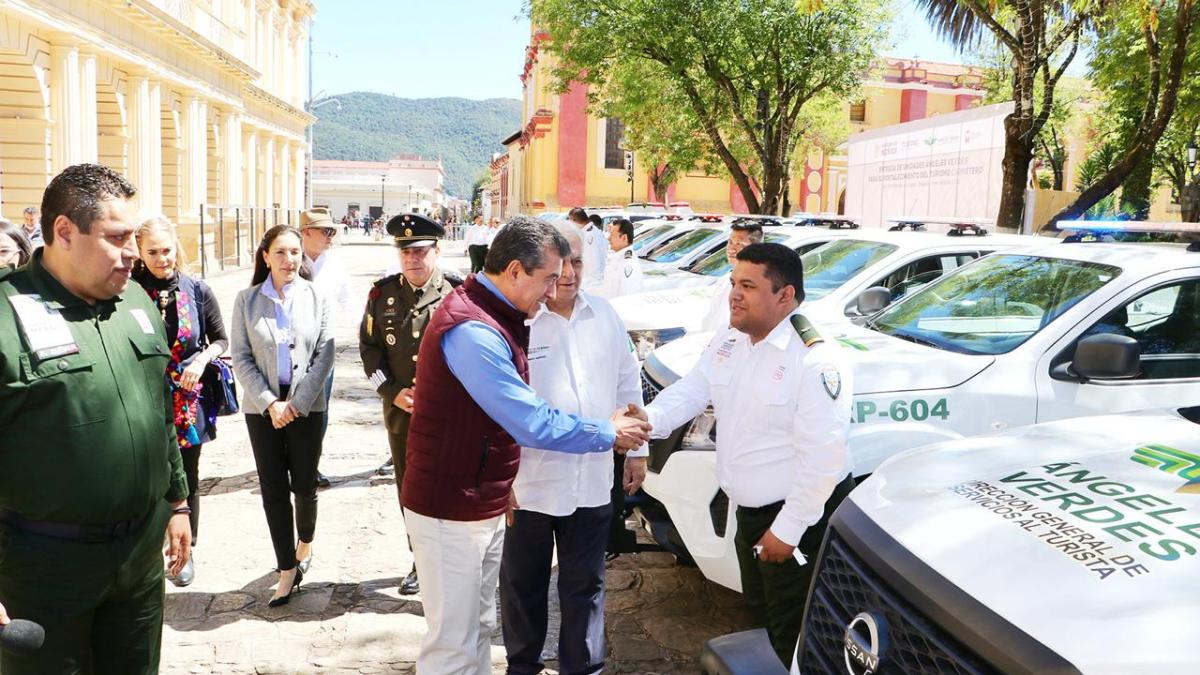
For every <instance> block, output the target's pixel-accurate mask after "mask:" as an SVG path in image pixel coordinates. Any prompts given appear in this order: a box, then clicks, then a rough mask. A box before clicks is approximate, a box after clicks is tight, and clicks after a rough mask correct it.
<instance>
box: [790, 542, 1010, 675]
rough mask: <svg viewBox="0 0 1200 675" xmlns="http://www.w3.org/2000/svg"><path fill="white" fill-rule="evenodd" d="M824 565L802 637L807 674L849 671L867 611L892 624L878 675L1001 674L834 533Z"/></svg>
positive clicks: (811, 597)
mask: <svg viewBox="0 0 1200 675" xmlns="http://www.w3.org/2000/svg"><path fill="white" fill-rule="evenodd" d="M820 565H821V567H820V569H818V570H817V578H816V580H815V581H814V582H813V590H812V595H811V596H810V600H809V606H808V615H807V617H806V618H805V623H804V634H803V635H802V636H801V639H802V640H803V644H802V647H801V658H800V671H801V672H802V673H814V674H815V673H832V672H844V671H845V669H846V666H845V655H844V651H843V650H844V645H845V642H844V637H845V633H846V627H847V625H849V623H850V621H851V620H852V619H853V618H854V617H855V616H856V615H857V614H858V613H859V612H867V611H869V612H873V613H875V614H877V615H879V616H881V617H883V619H884V620H885V621H886V622H887V625H888V634H889V638H890V645H889V647H888V649H887V651H886V652H885V653H883V654H882V655H881V657H882V661H881V663H880V667H879V670H878V671H876V672H878V673H880V674H881V675H884V674H887V673H939V674H962V675H967V674H975V673H978V674H980V675H983V674H989V675H990V674H992V673H998V671H996V670H995V669H993V668H991V667H990V666H989V665H987V664H986V663H984V662H983V661H982V660H981V659H980V658H979V657H978V656H977V655H975V654H974V653H973V652H972V651H971V650H969V649H968V648H967V647H965V646H963V645H962V644H961V643H959V642H958V641H957V640H955V639H954V638H953V637H951V636H950V634H949V633H946V632H945V631H944V630H942V629H941V628H939V627H938V626H936V625H935V624H934V623H933V622H931V621H929V619H927V618H926V617H925V616H924V615H923V614H921V612H919V611H918V610H917V609H916V608H915V607H913V606H912V605H910V604H909V603H908V602H907V601H905V600H904V599H903V598H901V597H900V596H899V595H897V594H896V593H895V592H893V591H892V590H891V589H890V588H888V586H887V584H886V583H885V582H884V581H883V579H881V578H880V577H878V576H876V575H875V573H874V572H872V571H871V570H870V568H868V567H867V565H865V564H864V563H863V561H862V560H861V559H860V558H859V557H858V556H856V555H855V554H854V553H853V552H851V550H850V547H849V546H847V545H846V543H845V542H844V541H843V540H842V539H841V538H840V537H838V536H837V532H836V531H835V530H833V529H830V530H829V540H828V542H827V543H826V545H825V554H824V556H823V557H822V558H821V563H820Z"/></svg>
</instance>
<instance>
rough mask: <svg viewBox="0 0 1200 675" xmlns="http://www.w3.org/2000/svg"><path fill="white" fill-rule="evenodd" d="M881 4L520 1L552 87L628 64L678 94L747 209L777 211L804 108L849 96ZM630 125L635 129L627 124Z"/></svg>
mask: <svg viewBox="0 0 1200 675" xmlns="http://www.w3.org/2000/svg"><path fill="white" fill-rule="evenodd" d="M885 2H886V0H825V1H824V2H821V3H811V5H810V4H807V3H806V4H805V6H803V7H801V6H798V5H797V3H796V2H795V0H739V1H738V2H730V1H729V0H625V1H623V2H613V1H611V0H529V5H528V10H529V14H530V17H531V19H532V21H533V23H534V25H537V26H539V27H541V28H543V29H544V30H546V31H547V32H548V33H549V35H550V37H551V41H550V43H549V44H548V46H547V48H548V49H549V51H550V52H551V53H553V54H554V55H555V56H556V57H557V63H556V65H555V67H554V76H555V79H556V80H557V83H558V85H559V87H560V88H565V87H566V86H568V85H569V84H570V83H571V82H574V81H579V82H586V83H588V84H589V85H594V86H597V87H601V88H602V87H604V86H605V85H606V84H608V83H609V82H611V81H616V80H618V79H620V76H621V75H622V74H623V73H624V72H627V71H624V70H623V69H626V68H634V67H635V65H634V64H636V65H639V66H642V67H645V68H646V72H648V73H650V74H653V75H654V76H656V77H658V78H662V79H663V80H664V81H665V82H668V83H670V84H671V85H672V87H673V88H674V91H677V92H678V94H679V95H680V96H681V98H682V100H683V101H685V102H686V114H682V115H680V116H679V120H680V122H681V123H686V124H687V125H688V127H687V128H686V130H688V131H691V132H693V133H697V134H700V135H702V137H703V138H704V139H705V141H706V143H707V144H708V145H709V147H710V150H711V152H712V153H713V154H715V156H716V158H717V159H719V161H720V164H721V165H722V166H723V167H724V169H725V171H726V172H728V174H729V176H730V178H731V179H732V180H733V182H734V184H735V185H737V187H738V190H739V191H740V192H741V194H742V197H743V199H745V201H746V204H747V206H748V207H749V209H750V210H751V211H752V212H755V213H779V212H781V210H782V209H783V207H784V204H785V202H786V193H787V187H788V182H789V179H790V176H791V173H792V167H793V162H794V161H795V157H796V153H797V149H798V145H799V143H800V139H801V136H802V135H803V131H804V129H803V125H804V117H803V114H804V113H805V109H806V108H807V107H809V106H810V105H811V104H813V103H814V102H817V101H820V100H823V97H833V98H835V99H840V100H845V99H846V98H848V97H850V96H854V95H856V93H857V92H858V90H859V88H860V87H861V84H862V79H863V77H864V76H865V75H866V74H867V72H868V70H869V67H870V65H871V63H872V62H873V60H874V57H875V53H876V51H875V50H876V49H877V48H878V47H880V46H881V45H882V44H883V42H884V39H885V37H886V27H887V25H888V20H887V16H886V12H885ZM634 126H636V125H634Z"/></svg>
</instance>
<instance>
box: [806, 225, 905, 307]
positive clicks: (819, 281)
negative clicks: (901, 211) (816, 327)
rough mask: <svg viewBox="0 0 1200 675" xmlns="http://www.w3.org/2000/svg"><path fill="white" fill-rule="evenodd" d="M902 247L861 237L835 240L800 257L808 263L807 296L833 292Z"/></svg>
mask: <svg viewBox="0 0 1200 675" xmlns="http://www.w3.org/2000/svg"><path fill="white" fill-rule="evenodd" d="M898 248H900V247H899V246H895V245H894V244H885V243H883V242H880V241H863V240H861V239H842V240H839V241H831V242H829V243H828V244H826V245H824V246H820V247H818V248H815V249H813V250H811V251H809V252H808V253H805V254H804V255H802V256H800V260H801V262H803V263H804V298H805V299H806V300H817V299H820V298H823V297H825V296H826V295H829V293H830V292H832V291H833V290H834V289H836V288H838V287H839V286H841V285H842V284H844V283H846V281H848V280H849V279H850V277H853V276H854V275H856V274H858V273H859V272H861V271H863V270H864V269H866V268H867V267H868V266H869V265H872V264H874V263H875V262H876V261H877V260H879V259H881V258H883V257H884V256H886V255H889V254H891V253H892V252H893V251H895V250H896V249H898Z"/></svg>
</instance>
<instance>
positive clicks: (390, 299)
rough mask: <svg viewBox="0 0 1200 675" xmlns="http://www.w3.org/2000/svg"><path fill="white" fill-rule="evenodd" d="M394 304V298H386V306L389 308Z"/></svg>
mask: <svg viewBox="0 0 1200 675" xmlns="http://www.w3.org/2000/svg"><path fill="white" fill-rule="evenodd" d="M394 304H396V298H388V306H389V307H390V306H392V305H394Z"/></svg>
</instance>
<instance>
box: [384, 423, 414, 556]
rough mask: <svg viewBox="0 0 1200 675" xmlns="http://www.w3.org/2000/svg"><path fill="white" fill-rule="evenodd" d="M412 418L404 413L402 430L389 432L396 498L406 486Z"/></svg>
mask: <svg viewBox="0 0 1200 675" xmlns="http://www.w3.org/2000/svg"><path fill="white" fill-rule="evenodd" d="M411 419H412V416H411V415H407V414H405V415H404V420H405V421H404V423H403V424H402V425H401V426H402V430H401V431H399V432H397V433H394V434H393V433H392V432H390V431H389V432H388V448H389V449H390V450H391V451H392V469H393V470H394V471H395V472H396V498H397V500H399V498H400V490H401V488H403V487H404V466H405V460H406V459H407V457H406V453H407V448H408V423H409V421H410V420H411ZM400 513H401V514H402V515H403V513H404V506H403V505H401V506H400ZM408 550H409V551H412V539H411V538H410V539H409V540H408Z"/></svg>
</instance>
